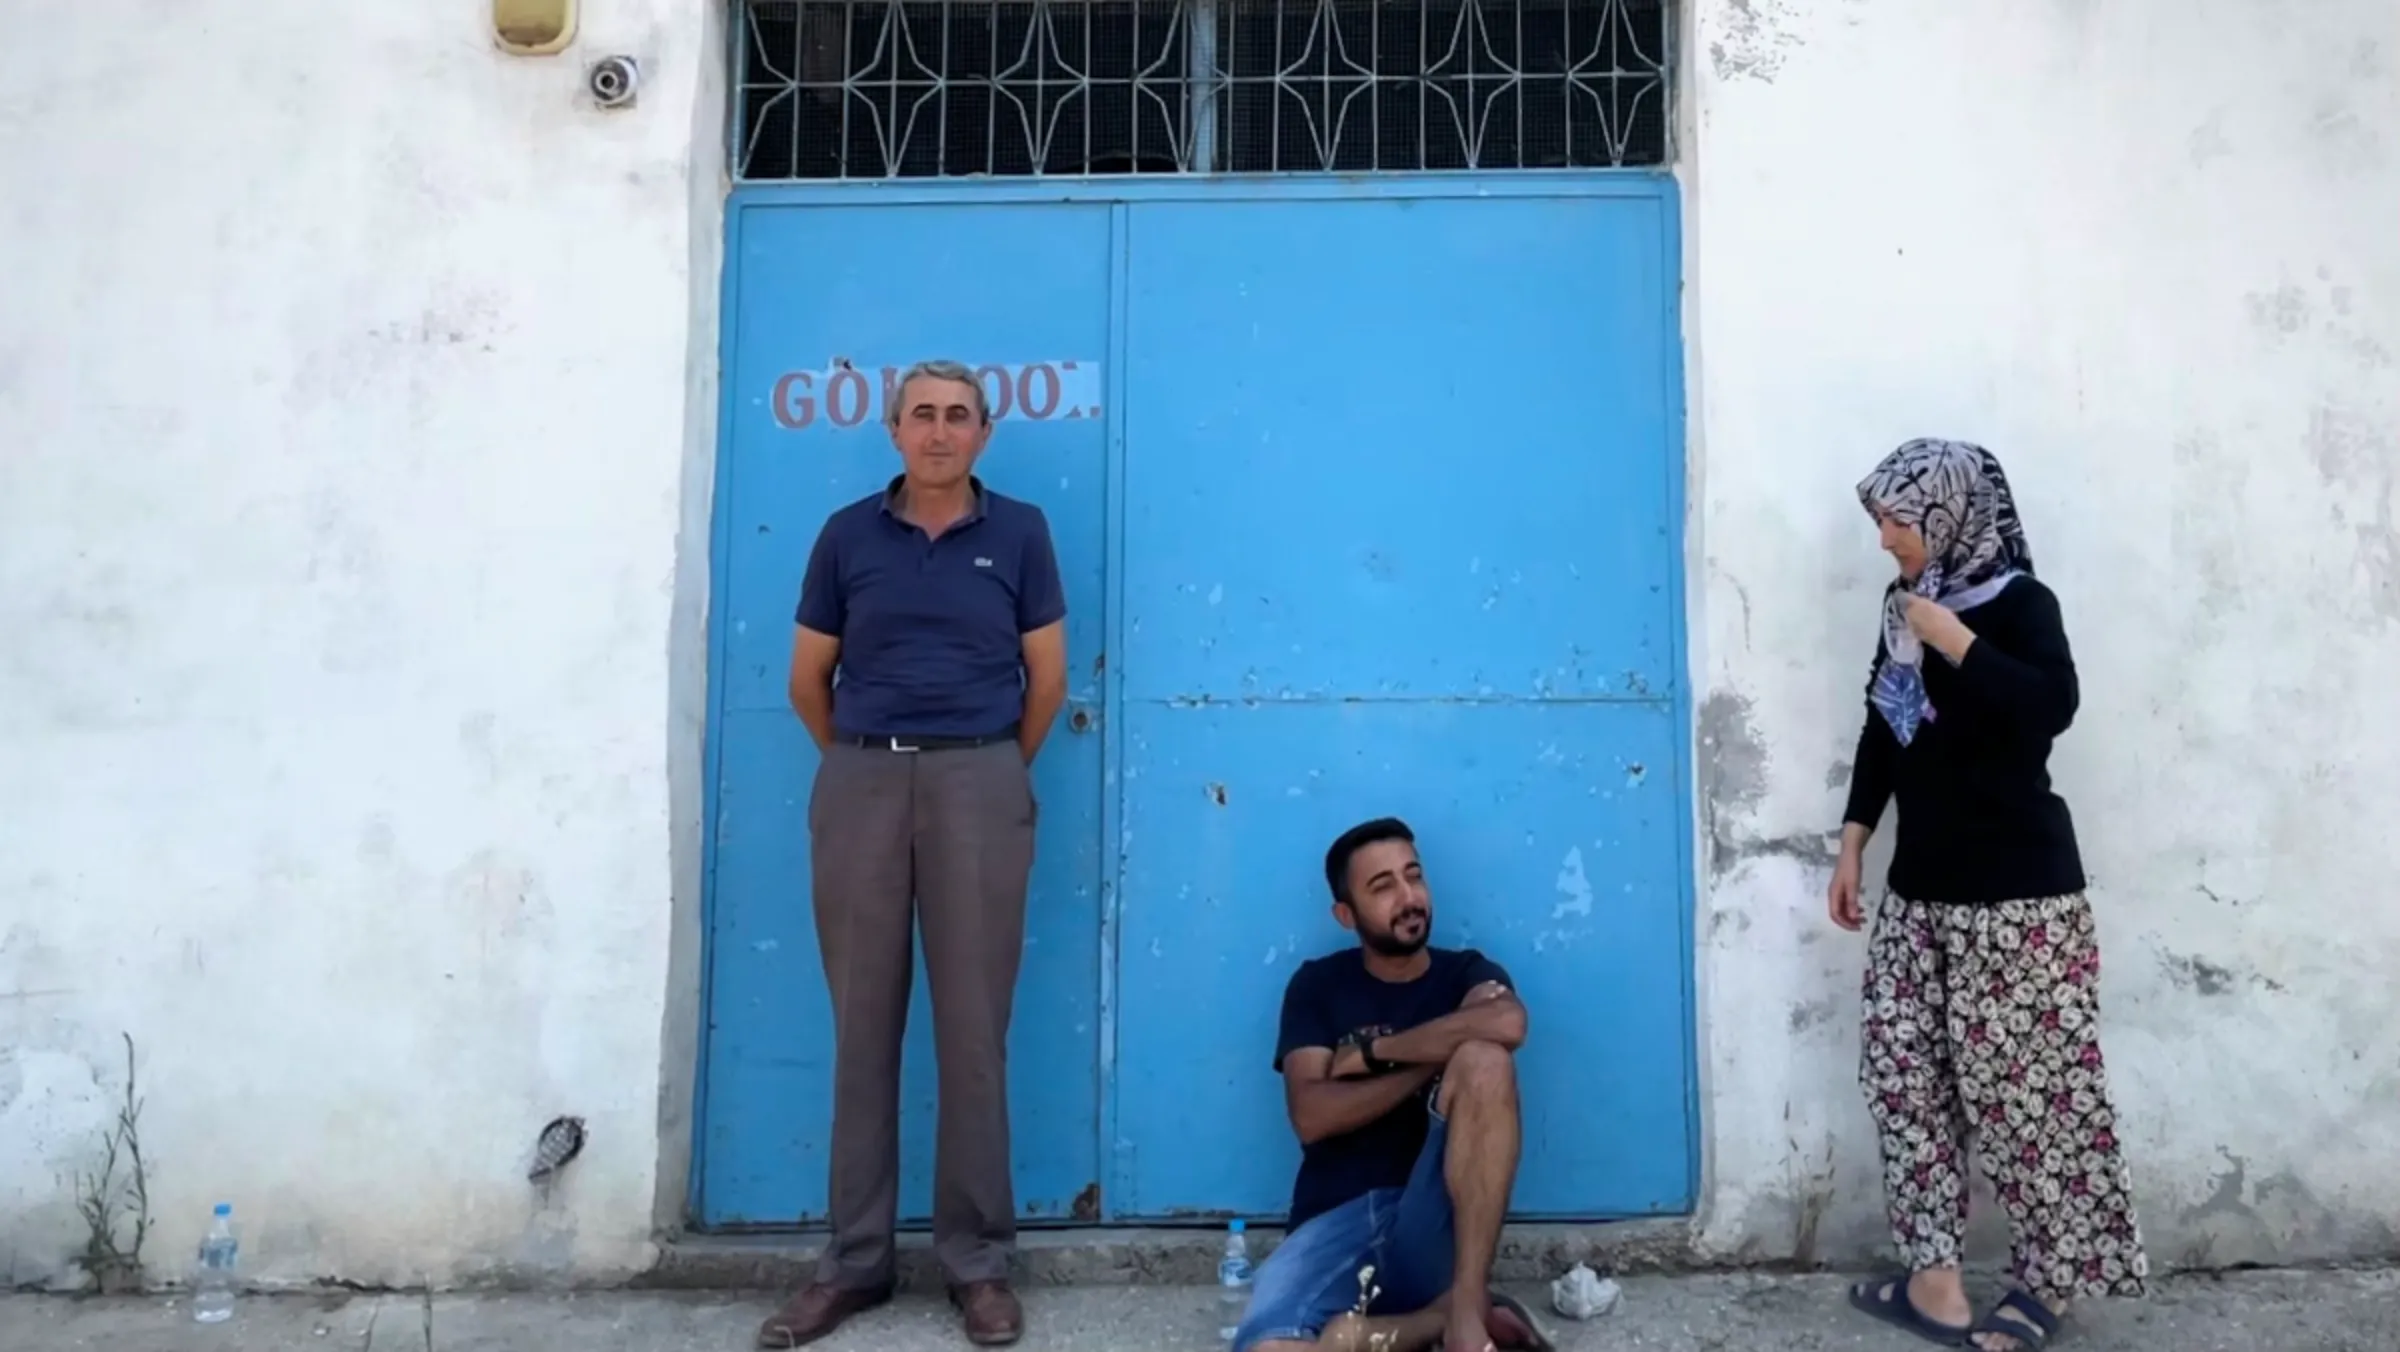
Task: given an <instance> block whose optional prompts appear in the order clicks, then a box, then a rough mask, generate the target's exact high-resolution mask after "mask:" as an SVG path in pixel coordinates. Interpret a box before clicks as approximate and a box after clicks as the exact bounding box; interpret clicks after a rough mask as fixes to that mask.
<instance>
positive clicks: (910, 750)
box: [884, 737, 923, 756]
mask: <svg viewBox="0 0 2400 1352" xmlns="http://www.w3.org/2000/svg"><path fill="white" fill-rule="evenodd" d="M884 740H886V741H888V742H890V743H891V744H892V750H894V751H898V752H904V753H906V754H908V755H911V756H913V755H915V754H917V752H919V751H920V750H923V748H922V747H914V746H902V745H901V744H900V739H899V738H897V737H888V738H885V739H884Z"/></svg>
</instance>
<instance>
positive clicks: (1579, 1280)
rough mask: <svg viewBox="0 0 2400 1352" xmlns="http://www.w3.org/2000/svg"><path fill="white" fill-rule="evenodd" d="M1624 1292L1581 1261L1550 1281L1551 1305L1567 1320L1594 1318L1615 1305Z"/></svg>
mask: <svg viewBox="0 0 2400 1352" xmlns="http://www.w3.org/2000/svg"><path fill="white" fill-rule="evenodd" d="M1623 1295H1624V1291H1623V1290H1622V1289H1621V1288H1619V1287H1618V1285H1617V1284H1616V1283H1615V1282H1612V1281H1610V1280H1609V1279H1608V1278H1606V1277H1603V1276H1601V1275H1600V1274H1599V1273H1597V1272H1594V1271H1592V1270H1591V1269H1590V1268H1589V1267H1586V1266H1584V1265H1583V1264H1581V1263H1577V1264H1576V1265H1575V1266H1573V1267H1571V1268H1568V1269H1567V1270H1566V1272H1565V1273H1564V1274H1563V1275H1561V1276H1560V1277H1559V1279H1558V1280H1557V1281H1554V1282H1552V1283H1550V1308H1551V1309H1553V1310H1556V1311H1558V1312H1559V1313H1560V1314H1563V1315H1565V1316H1566V1317H1567V1318H1569V1319H1596V1318H1598V1317H1599V1316H1601V1315H1604V1314H1607V1313H1609V1312H1611V1311H1613V1310H1615V1309H1616V1308H1617V1301H1618V1299H1619V1298H1620V1297H1622V1296H1623Z"/></svg>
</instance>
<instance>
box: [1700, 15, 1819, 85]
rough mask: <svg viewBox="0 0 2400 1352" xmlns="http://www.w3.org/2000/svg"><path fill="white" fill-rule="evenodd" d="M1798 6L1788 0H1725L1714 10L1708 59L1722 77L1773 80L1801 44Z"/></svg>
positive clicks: (1711, 66) (1723, 78)
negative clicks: (1797, 13)
mask: <svg viewBox="0 0 2400 1352" xmlns="http://www.w3.org/2000/svg"><path fill="white" fill-rule="evenodd" d="M1794 11H1795V6H1794V5H1792V4H1789V3H1786V2H1785V0H1725V4H1724V5H1723V7H1722V8H1721V9H1719V10H1717V11H1715V12H1714V14H1713V18H1714V22H1715V25H1716V27H1715V31H1714V32H1713V33H1712V34H1711V35H1710V36H1709V38H1708V61H1709V66H1710V68H1711V69H1713V70H1715V71H1716V74H1717V78H1718V79H1720V80H1756V81H1758V82H1759V83H1761V84H1773V83H1774V81H1775V75H1776V72H1777V71H1780V70H1781V69H1782V68H1783V61H1784V57H1785V56H1786V55H1787V54H1789V53H1790V52H1791V51H1792V49H1794V48H1796V47H1798V46H1799V45H1800V37H1799V35H1798V34H1797V33H1795V32H1793V31H1792V29H1793V26H1794V24H1795V21H1796V18H1797V15H1796V14H1795V12H1794Z"/></svg>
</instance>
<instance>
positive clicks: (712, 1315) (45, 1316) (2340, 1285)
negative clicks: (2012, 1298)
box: [0, 1272, 2400, 1352]
mask: <svg viewBox="0 0 2400 1352" xmlns="http://www.w3.org/2000/svg"><path fill="white" fill-rule="evenodd" d="M1842 1282H1843V1279H1842V1278H1839V1277H1829V1276H1804V1277H1779V1276H1759V1275H1749V1274H1742V1275H1721V1276H1685V1277H1641V1276H1637V1277H1630V1278H1627V1279H1625V1280H1624V1288H1625V1296H1624V1301H1623V1303H1622V1304H1621V1305H1620V1306H1619V1308H1618V1310H1617V1312H1616V1313H1614V1314H1611V1315H1608V1316H1605V1317H1603V1318H1600V1319H1596V1320H1593V1321H1592V1322H1590V1323H1588V1324H1573V1323H1569V1322H1567V1321H1564V1320H1559V1319H1555V1318H1554V1319H1552V1320H1551V1321H1550V1329H1551V1332H1552V1335H1553V1336H1554V1337H1555V1338H1556V1339H1557V1341H1558V1344H1559V1346H1560V1347H1561V1348H1562V1349H1568V1350H1569V1352H1602V1350H1603V1349H1610V1350H1615V1349H1624V1350H1625V1352H1642V1350H1646V1349H1660V1350H1661V1352H1665V1350H1666V1349H1675V1350H1677V1352H1713V1350H1715V1349H1726V1350H1727V1352H1731V1350H1733V1349H1740V1350H1741V1352H1750V1350H1751V1349H1796V1350H1797V1352H1830V1350H1831V1349H1862V1350H1871V1352H1883V1350H1885V1349H1888V1350H1889V1352H1906V1350H1907V1349H1909V1348H1921V1347H1924V1346H1927V1345H1926V1344H1924V1343H1920V1342H1916V1341H1915V1340H1913V1339H1910V1338H1908V1337H1907V1336H1906V1335H1904V1334H1901V1333H1898V1332H1896V1331H1892V1330H1888V1329H1885V1328H1883V1327H1882V1326H1881V1325H1877V1324H1872V1323H1869V1322H1867V1321H1865V1320H1863V1319H1862V1318H1860V1317H1859V1316H1857V1315H1854V1314H1852V1313H1850V1312H1849V1311H1848V1310H1847V1309H1846V1308H1845V1307H1844V1306H1843V1304H1842ZM1215 1294H1216V1293H1215V1292H1214V1291H1213V1290H1211V1289H1209V1288H1206V1287H1174V1286H1150V1287H1122V1286H1120V1287H1042V1288H1035V1289H1032V1290H1030V1291H1028V1292H1027V1293H1026V1313H1027V1318H1028V1323H1029V1328H1028V1330H1027V1334H1026V1337H1025V1340H1024V1342H1022V1343H1020V1344H1018V1346H1019V1347H1021V1348H1023V1349H1025V1350H1026V1352H1208V1350H1209V1349H1211V1348H1213V1347H1215V1346H1216V1345H1217V1344H1216V1342H1215V1338H1214V1336H1213V1335H1214V1323H1215V1318H1214V1309H1213V1305H1214V1296H1215ZM1519 1294H1520V1295H1522V1296H1524V1297H1525V1298H1526V1299H1527V1301H1528V1303H1529V1304H1532V1305H1534V1306H1535V1308H1537V1309H1542V1310H1546V1309H1547V1308H1548V1305H1547V1301H1546V1298H1545V1296H1544V1293H1543V1291H1542V1289H1541V1288H1539V1287H1533V1286H1527V1287H1523V1288H1520V1289H1519ZM773 1307H774V1299H773V1297H771V1296H767V1295H740V1294H728V1293H710V1292H683V1291H640V1292H633V1291H600V1292H582V1293H574V1294H555V1295H538V1294H537V1295H517V1294H511V1295H451V1296H438V1295H437V1296H433V1297H431V1298H427V1297H425V1296H422V1295H406V1294H394V1295H357V1296H352V1295H347V1294H333V1295H327V1296H321V1297H312V1296H276V1297H263V1296H249V1297H244V1298H243V1300H242V1302H241V1304H240V1307H239V1309H238V1310H237V1312H236V1314H235V1316H234V1318H233V1320H232V1321H230V1322H229V1323H226V1324H221V1325H216V1326H213V1327H203V1326H200V1325H196V1324H194V1323H192V1322H191V1320H190V1318H189V1313H188V1311H187V1310H186V1309H185V1308H184V1306H183V1304H182V1302H181V1301H179V1300H173V1299H168V1298H158V1299H130V1300H82V1299H76V1298H71V1297H59V1296H13V1297H7V1298H0V1349H5V1350H6V1352H68V1350H69V1349H87V1348H107V1349H110V1350H111V1352H184V1350H185V1349H190V1350H191V1352H217V1350H218V1349H240V1352H292V1350H293V1349H311V1350H312V1352H313V1350H314V1349H326V1348H339V1349H343V1352H570V1350H571V1352H619V1350H622V1352H738V1350H739V1349H744V1348H748V1347H750V1346H751V1338H752V1335H753V1333H754V1331H755V1329H756V1328H757V1325H758V1322H759V1320H761V1319H762V1318H764V1317H765V1316H766V1315H767V1313H768V1312H769V1311H770V1310H771V1309H773ZM815 1346H816V1347H817V1348H820V1349H823V1352H869V1349H872V1350H873V1352H934V1350H935V1349H942V1350H943V1352H947V1350H948V1349H953V1348H957V1349H965V1348H966V1347H967V1343H966V1340H965V1339H964V1338H962V1337H960V1336H959V1333H958V1325H957V1322H956V1320H955V1318H954V1317H953V1316H952V1315H951V1314H950V1312H949V1310H948V1308H947V1307H946V1306H944V1305H943V1304H942V1303H941V1302H940V1300H939V1299H938V1298H929V1297H925V1296H919V1295H911V1296H906V1297H904V1298H903V1299H902V1300H901V1301H900V1302H899V1303H898V1304H896V1305H893V1306H891V1307H888V1308H886V1309H883V1310H879V1311H876V1312H875V1313H874V1314H872V1315H869V1316H866V1317H863V1318H861V1319H859V1320H858V1321H856V1322H855V1323H853V1324H852V1325H851V1326H849V1327H848V1328H845V1329H844V1330H843V1331H842V1332H841V1333H839V1334H837V1335H836V1336H834V1337H832V1338H829V1339H827V1340H825V1341H824V1342H822V1343H818V1344H816V1345H815ZM2064 1346H2065V1347H2067V1348H2072V1349H2075V1350H2076V1352H2154V1350H2155V1352H2394V1350H2395V1349H2400V1272H2377V1273H2343V1272H2308V1273H2265V1272H2262V1273H2240V1274H2232V1275H2227V1276H2222V1277H2179V1278H2174V1279H2171V1280H2169V1281H2166V1282H2163V1283H2161V1284H2160V1285H2159V1289H2158V1292H2157V1294H2156V1295H2155V1296H2153V1298H2152V1299H2150V1300H2148V1301H2145V1302H2141V1303H2139V1304H2119V1305H2113V1306H2110V1307H2108V1308H2104V1309H2103V1308H2095V1309H2093V1310H2092V1311H2090V1312H2089V1313H2088V1314H2087V1316H2086V1317H2085V1318H2084V1319H2083V1320H2082V1321H2081V1322H2080V1323H2079V1324H2078V1325H2077V1326H2076V1327H2075V1329H2074V1335H2073V1337H2072V1339H2071V1340H2068V1341H2065V1343H2064Z"/></svg>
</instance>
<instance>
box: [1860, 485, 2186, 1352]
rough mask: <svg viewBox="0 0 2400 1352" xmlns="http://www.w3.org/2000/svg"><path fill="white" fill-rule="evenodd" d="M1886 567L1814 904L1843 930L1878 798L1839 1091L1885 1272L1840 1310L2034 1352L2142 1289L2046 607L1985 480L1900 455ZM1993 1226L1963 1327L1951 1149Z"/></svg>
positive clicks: (2047, 596) (1954, 1340)
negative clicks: (1869, 895) (1870, 880)
mask: <svg viewBox="0 0 2400 1352" xmlns="http://www.w3.org/2000/svg"><path fill="white" fill-rule="evenodd" d="M1858 496H1859V500H1860V501H1861V502H1862V503H1863V504H1864V505H1865V507H1866V509H1867V513H1868V515H1869V516H1871V517H1873V518H1874V520H1875V523H1876V525H1877V528H1878V529H1879V530H1880V531H1881V532H1882V543H1883V548H1884V549H1885V550H1886V551H1887V552H1888V553H1890V554H1891V556H1892V558H1893V560H1894V561H1895V562H1897V563H1898V564H1899V565H1900V570H1899V571H1900V575H1899V577H1898V579H1897V580H1895V581H1894V582H1893V583H1892V584H1891V587H1890V589H1889V590H1888V591H1887V592H1886V593H1885V595H1884V606H1883V633H1882V636H1881V638H1880V640H1879V641H1878V643H1877V645H1876V653H1875V663H1874V667H1873V669H1872V672H1871V675H1870V676H1869V679H1868V686H1867V711H1866V726H1865V728H1864V729H1863V730H1862V731H1861V732H1860V733H1859V738H1858V754H1857V757H1856V760H1855V765H1856V767H1857V768H1856V770H1855V771H1854V772H1853V777H1852V780H1851V785H1850V801H1849V805H1848V807H1847V809H1846V810H1845V812H1844V814H1843V823H1844V824H1843V827H1842V849H1841V856H1840V860H1839V862H1838V863H1837V864H1836V865H1835V868H1834V874H1833V885H1832V887H1831V888H1830V889H1829V892H1828V896H1827V904H1828V908H1829V909H1830V911H1831V912H1832V915H1833V921H1834V923H1835V924H1837V925H1840V926H1841V927H1842V928H1844V929H1849V930H1856V929H1858V928H1860V927H1861V925H1862V924H1863V923H1864V921H1865V913H1864V910H1863V909H1862V907H1861V905H1860V901H1859V890H1860V889H1859V872H1860V862H1861V856H1862V854H1863V853H1864V851H1865V849H1866V843H1867V837H1868V836H1869V835H1870V834H1872V833H1873V832H1874V830H1875V826H1876V823H1877V822H1878V821H1879V820H1880V819H1881V818H1882V816H1883V809H1884V806H1885V804H1886V803H1888V802H1890V801H1891V800H1892V799H1893V798H1894V797H1897V798H1898V799H1899V816H1898V824H1897V827H1896V829H1897V831H1898V833H1899V838H1898V840H1897V841H1896V843H1895V847H1894V850H1893V854H1892V864H1891V871H1890V876H1889V877H1888V879H1887V883H1888V887H1887V895H1886V896H1885V897H1884V898H1883V900H1882V901H1880V902H1879V903H1878V904H1877V905H1876V907H1875V909H1874V926H1873V929H1872V932H1871V935H1870V938H1869V940H1868V957H1867V976H1866V992H1865V995H1866V1001H1865V1003H1866V1008H1865V1012H1864V1017H1863V1026H1862V1038H1861V1041H1862V1042H1863V1044H1864V1045H1863V1047H1862V1052H1861V1057H1860V1068H1859V1073H1860V1080H1861V1082H1862V1084H1863V1085H1864V1087H1865V1089H1866V1093H1867V1100H1868V1105H1869V1108H1870V1110H1871V1111H1872V1113H1873V1116H1874V1118H1875V1125H1876V1130H1877V1133H1878V1134H1879V1135H1880V1137H1881V1139H1882V1147H1883V1162H1884V1168H1883V1180H1884V1194H1885V1200H1886V1203H1887V1205H1888V1207H1889V1208H1890V1212H1891V1219H1892V1232H1893V1237H1894V1238H1895V1239H1896V1240H1897V1241H1898V1243H1899V1247H1900V1252H1901V1255H1902V1257H1903V1258H1904V1259H1905V1260H1906V1262H1907V1268H1908V1270H1907V1272H1906V1273H1905V1274H1899V1275H1894V1276H1890V1277H1886V1278H1884V1279H1881V1280H1877V1281H1872V1282H1865V1283H1861V1284H1859V1285H1857V1286H1855V1287H1853V1288H1852V1289H1851V1292H1850V1300H1851V1303H1852V1304H1854V1305H1856V1306H1857V1307H1858V1308H1859V1309H1861V1310H1864V1311H1865V1312H1867V1313H1868V1314H1871V1315H1873V1316H1875V1317H1876V1318H1879V1319H1883V1320H1886V1321H1888V1322H1890V1323H1893V1324H1897V1325H1899V1326H1900V1327H1901V1328H1904V1329H1907V1330H1909V1331H1910V1332H1913V1333H1916V1334H1918V1335H1920V1336H1922V1337H1925V1338H1928V1339H1930V1340H1932V1341H1934V1342H1937V1343H1943V1344H1947V1345H1961V1344H1969V1345H1972V1346H1975V1347H1979V1348H1984V1349H1987V1350H1988V1352H2017V1350H2018V1349H2037V1348H2042V1347H2046V1346H2047V1345H2048V1344H2049V1342H2050V1341H2051V1339H2052V1338H2053V1337H2054V1336H2055V1335H2056V1334H2057V1331H2058V1328H2059V1320H2060V1318H2061V1317H2062V1316H2063V1315H2064V1314H2065V1313H2066V1310H2067V1306H2068V1304H2069V1303H2070V1302H2071V1301H2073V1300H2075V1299H2079V1298H2083V1297H2089V1296H2103V1295H2108V1296H2134V1295H2139V1294H2141V1293H2142V1290H2143V1288H2144V1282H2145V1278H2146V1277H2147V1275H2148V1272H2149V1263H2148V1260H2147V1259H2146V1258H2145V1257H2144V1256H2143V1253H2142V1242H2141V1235H2140V1231H2139V1229H2138V1228H2137V1227H2136V1225H2135V1221H2134V1213H2133V1199H2132V1196H2131V1195H2130V1193H2129V1192H2128V1190H2127V1177H2126V1169H2125V1162H2124V1157H2123V1154H2122V1153H2121V1151H2120V1148H2119V1143H2118V1136H2117V1122H2116V1113H2115V1109H2114V1107H2113V1106H2112V1105H2111V1103H2110V1101H2109V1093H2108V1081H2107V1077H2106V1075H2105V1073H2104V1071H2103V1067H2102V1064H2101V1059H2100V1042H2099V1005H2098V996H2099V981H2100V954H2099V950H2098V948H2097V946H2096V943H2095V936H2094V933H2093V926H2092V912H2091V907H2090V906H2089V905H2088V904H2087V903H2086V902H2085V900H2084V895H2083V893H2084V875H2083V861H2082V858H2081V855H2080V854H2079V852H2078V850H2077V848H2076V843H2075V827H2074V823H2073V821H2072V819H2071V818H2070V817H2069V815H2068V812H2067V805H2066V803H2065V802H2064V801H2062V800H2061V799H2060V798H2059V796H2058V795H2057V794H2056V793H2054V792H2052V791H2051V788H2050V771H2049V760H2050V746H2051V742H2052V740H2053V739H2055V738H2056V737H2057V736H2058V735H2059V734H2060V733H2063V732H2065V731H2066V730H2067V727H2068V725H2069V724H2070V723H2072V722H2073V721H2074V718H2075V709H2076V703H2077V699H2078V694H2077V688H2076V680H2075V663H2074V659H2073V657H2072V655H2071V654H2070V653H2069V651H2068V647H2067V635H2066V629H2065V626H2064V625H2063V624H2062V623H2061V621H2060V619H2059V611H2058V598H2057V597H2056V596H2055V595H2053V594H2052V593H2051V591H2050V589H2049V588H2048V587H2046V586H2043V585H2042V584H2041V583H2040V582H2038V581H2036V580H2035V579H2034V575H2033V555H2032V552H2031V551H2030V550H2029V549H2028V548H2027V547H2026V542H2025V529H2024V526H2023V524H2022V523H2020V522H2019V521H2018V519H2017V509H2016V503H2015V501H2014V500H2013V499H2012V497H2011V496H2010V494H2009V488H2008V479H2007V477H2006V476H2005V475H2003V474H2002V473H2001V470H2000V463H1999V461H1997V460H1995V459H1994V458H1993V457H1992V455H1991V453H1990V452H1989V451H1986V450H1984V449H1983V448H1982V447H1980V446H1972V445H1968V444H1966V443H1964V442H1956V441H1931V440H1921V441H1911V442H1909V443H1908V444H1906V445H1904V446H1902V447H1900V448H1899V449H1898V450H1896V451H1894V452H1892V453H1891V454H1890V455H1889V456H1887V457H1885V459H1884V461H1883V463H1882V464H1880V465H1878V466H1876V467H1875V471H1874V473H1872V474H1869V475H1868V476H1867V477H1866V479H1865V480H1864V481H1863V482H1861V483H1860V484H1859V486H1858ZM1970 1139H1971V1140H1972V1141H1973V1142H1974V1144H1975V1147H1976V1154H1977V1155H1978V1156H1979V1158H1980V1159H1981V1161H1982V1164H1983V1168H1984V1172H1985V1173H1986V1175H1988V1176H1989V1177H1990V1179H1991V1181H1992V1184H1993V1186H1994V1188H1995V1190H1996V1191H1997V1192H1998V1193H1999V1197H2000V1202H2001V1205H2002V1206H2003V1207H2005V1208H2006V1209H2007V1211H2008V1218H2009V1222H2010V1227H2011V1231H2012V1234H2013V1245H2012V1247H2013V1250H2014V1252H2013V1257H2014V1260H2015V1262H2014V1277H2015V1284H2014V1285H2013V1286H2012V1288H2011V1289H2010V1290H2009V1292H2008V1293H2007V1294H2006V1295H2005V1296H2003V1297H2002V1298H2001V1300H2000V1302H1999V1303H1998V1304H1997V1305H1996V1306H1995V1307H1994V1308H1993V1309H1992V1310H1991V1311H1990V1312H1989V1313H1987V1314H1986V1315H1985V1316H1984V1318H1983V1319H1982V1320H1980V1321H1976V1322H1974V1323H1973V1324H1972V1326H1971V1327H1970V1322H1969V1321H1970V1320H1971V1319H1972V1318H1973V1315H1972V1311H1971V1310H1970V1308H1969V1305H1968V1302H1967V1297H1966V1292H1965V1289H1964V1288H1963V1287H1962V1286H1961V1285H1960V1282H1959V1259H1960V1256H1961V1255H1960V1250H1961V1247H1962V1245H1963V1241H1964V1239H1965V1236H1966V1221H1967V1178H1966V1161H1967V1145H1968V1142H1969V1140H1970Z"/></svg>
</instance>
